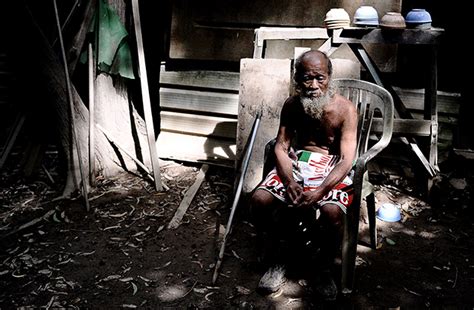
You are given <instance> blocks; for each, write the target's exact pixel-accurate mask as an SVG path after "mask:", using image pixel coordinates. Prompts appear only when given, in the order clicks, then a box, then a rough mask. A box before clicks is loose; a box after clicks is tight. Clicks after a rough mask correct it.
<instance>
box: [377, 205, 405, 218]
mask: <svg viewBox="0 0 474 310" xmlns="http://www.w3.org/2000/svg"><path fill="white" fill-rule="evenodd" d="M377 218H378V219H380V220H382V221H385V222H398V221H399V220H400V219H401V218H402V216H401V214H400V207H399V206H398V205H394V204H391V203H384V204H383V205H382V206H381V207H380V208H379V209H378V210H377Z"/></svg>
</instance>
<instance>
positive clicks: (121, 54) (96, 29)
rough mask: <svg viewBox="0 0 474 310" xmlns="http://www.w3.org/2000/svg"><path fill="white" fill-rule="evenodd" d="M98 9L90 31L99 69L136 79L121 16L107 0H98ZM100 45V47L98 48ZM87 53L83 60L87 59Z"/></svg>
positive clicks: (126, 33) (82, 57)
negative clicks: (92, 35)
mask: <svg viewBox="0 0 474 310" xmlns="http://www.w3.org/2000/svg"><path fill="white" fill-rule="evenodd" d="M98 2H99V5H98V10H97V11H96V14H95V16H94V19H93V21H92V23H91V27H90V29H89V32H91V33H93V34H94V42H95V43H96V44H95V46H94V54H95V55H94V56H95V59H96V60H97V68H98V70H100V71H102V72H105V73H108V74H112V75H120V76H122V77H124V78H128V79H134V78H135V75H134V73H133V62H132V55H131V53H130V46H129V44H128V32H127V30H126V29H125V27H124V25H123V24H122V22H121V20H120V17H119V16H118V14H117V13H116V12H115V10H114V9H113V8H111V7H110V6H109V5H108V4H107V2H106V0H98ZM96 46H98V48H96ZM85 54H86V53H83V55H81V60H84V61H83V62H84V63H85V60H86V55H85Z"/></svg>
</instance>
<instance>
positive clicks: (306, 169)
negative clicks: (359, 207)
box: [257, 150, 354, 213]
mask: <svg viewBox="0 0 474 310" xmlns="http://www.w3.org/2000/svg"><path fill="white" fill-rule="evenodd" d="M296 157H297V159H296V160H292V161H293V178H294V179H295V181H296V182H298V183H299V184H301V185H302V187H303V191H305V192H306V191H312V190H315V189H316V188H318V187H319V186H320V185H321V183H323V181H324V180H325V179H326V177H327V176H328V174H329V173H330V172H331V170H332V169H334V166H335V165H336V164H337V162H338V161H339V158H340V157H339V156H337V155H324V154H320V153H315V152H310V151H306V150H300V151H296ZM350 175H352V173H349V175H348V176H346V177H345V178H344V180H342V182H340V183H338V184H337V185H336V186H335V187H334V188H333V189H332V190H331V191H329V192H328V193H327V194H326V196H324V197H323V199H321V200H320V201H319V202H318V204H319V205H320V206H323V205H325V204H335V205H337V206H339V207H340V208H341V210H342V211H343V212H344V213H346V212H347V207H348V206H349V205H350V204H351V203H352V198H353V193H354V191H353V187H352V179H351V177H350ZM257 189H264V190H266V191H268V192H270V193H271V194H273V195H274V196H275V197H276V198H278V199H279V200H281V201H283V202H284V203H286V204H290V201H289V199H288V198H287V194H286V188H285V186H284V185H283V183H282V182H281V180H280V177H279V176H278V174H277V170H276V168H274V169H273V170H272V171H270V173H269V174H268V175H267V177H266V178H265V180H263V182H262V183H261V184H260V185H259V186H258V187H257Z"/></svg>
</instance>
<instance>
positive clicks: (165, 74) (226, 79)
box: [160, 66, 239, 93]
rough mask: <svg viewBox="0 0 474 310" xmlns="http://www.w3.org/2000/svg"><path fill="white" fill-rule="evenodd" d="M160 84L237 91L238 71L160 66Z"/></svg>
mask: <svg viewBox="0 0 474 310" xmlns="http://www.w3.org/2000/svg"><path fill="white" fill-rule="evenodd" d="M160 84H168V85H180V86H191V87H202V88H211V89H221V90H229V91H234V92H235V93H237V92H239V73H237V72H223V71H165V68H164V66H162V67H161V72H160Z"/></svg>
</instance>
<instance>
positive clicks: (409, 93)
mask: <svg viewBox="0 0 474 310" xmlns="http://www.w3.org/2000/svg"><path fill="white" fill-rule="evenodd" d="M393 89H394V90H395V92H396V93H397V94H398V96H400V99H401V100H402V101H403V104H404V105H405V107H406V108H407V109H412V110H420V111H423V106H424V94H425V92H424V89H404V88H399V87H394V88H393ZM460 105H461V94H459V93H447V92H442V91H438V97H437V107H438V113H441V114H443V113H447V114H454V115H457V114H458V113H459V107H460Z"/></svg>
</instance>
